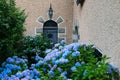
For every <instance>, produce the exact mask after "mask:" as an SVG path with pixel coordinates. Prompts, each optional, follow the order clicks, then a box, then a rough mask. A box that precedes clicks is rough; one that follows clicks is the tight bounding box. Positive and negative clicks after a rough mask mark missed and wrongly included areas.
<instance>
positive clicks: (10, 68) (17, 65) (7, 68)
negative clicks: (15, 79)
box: [0, 56, 28, 79]
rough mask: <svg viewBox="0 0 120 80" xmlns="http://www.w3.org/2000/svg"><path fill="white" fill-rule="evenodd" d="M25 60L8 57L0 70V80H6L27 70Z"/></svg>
mask: <svg viewBox="0 0 120 80" xmlns="http://www.w3.org/2000/svg"><path fill="white" fill-rule="evenodd" d="M27 62H28V61H27V59H22V58H19V57H17V56H13V57H8V58H7V59H6V61H5V62H4V63H2V65H1V66H2V67H1V68H0V79H4V78H8V77H10V76H11V75H14V74H16V73H17V72H18V71H23V70H25V69H27V68H28V67H27Z"/></svg>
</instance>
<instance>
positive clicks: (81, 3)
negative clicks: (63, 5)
mask: <svg viewBox="0 0 120 80" xmlns="http://www.w3.org/2000/svg"><path fill="white" fill-rule="evenodd" d="M84 2H85V0H76V3H77V5H79V4H80V5H81V7H83V5H84Z"/></svg>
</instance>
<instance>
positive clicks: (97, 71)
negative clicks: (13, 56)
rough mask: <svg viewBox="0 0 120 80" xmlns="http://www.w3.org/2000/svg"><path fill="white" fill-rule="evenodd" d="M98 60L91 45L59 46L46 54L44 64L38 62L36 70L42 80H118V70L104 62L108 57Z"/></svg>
mask: <svg viewBox="0 0 120 80" xmlns="http://www.w3.org/2000/svg"><path fill="white" fill-rule="evenodd" d="M76 47H77V48H76ZM78 52H80V54H79V55H77V53H78ZM55 53H56V54H55ZM74 53H75V54H76V55H73V54H74ZM51 56H53V57H51ZM98 59H99V57H96V56H95V48H93V45H88V46H86V45H81V46H78V44H72V45H68V46H62V45H59V46H57V47H55V48H54V49H52V51H50V52H48V56H46V57H45V59H44V61H46V62H42V61H39V62H38V63H37V64H36V65H37V67H36V68H37V70H39V71H40V73H41V76H42V77H41V78H43V80H44V79H49V80H67V79H70V80H112V79H114V80H118V78H119V71H118V68H117V67H115V66H113V65H111V64H109V63H107V62H106V60H107V59H108V57H106V56H101V60H100V61H99V60H98ZM66 60H68V61H67V62H66ZM38 65H40V66H38ZM48 66H51V67H48ZM58 68H60V69H61V70H59V69H58ZM44 70H45V71H44ZM51 71H52V72H51ZM50 72H51V73H50ZM49 73H50V74H49Z"/></svg>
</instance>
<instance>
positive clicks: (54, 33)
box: [43, 20, 58, 44]
mask: <svg viewBox="0 0 120 80" xmlns="http://www.w3.org/2000/svg"><path fill="white" fill-rule="evenodd" d="M43 33H44V34H45V35H46V36H47V37H48V38H49V39H50V40H51V41H52V42H53V43H54V44H55V43H57V42H58V24H57V23H56V22H55V21H53V20H48V21H46V22H45V23H44V25H43Z"/></svg>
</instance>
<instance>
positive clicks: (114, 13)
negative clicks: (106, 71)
mask: <svg viewBox="0 0 120 80" xmlns="http://www.w3.org/2000/svg"><path fill="white" fill-rule="evenodd" d="M79 32H80V42H88V41H90V42H92V43H94V44H95V45H96V46H97V47H98V48H99V49H101V50H102V52H103V54H106V55H108V56H109V57H111V59H110V62H112V63H114V64H115V65H117V66H119V68H120V0H86V1H85V4H84V6H83V8H82V12H81V18H80V29H79Z"/></svg>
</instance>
